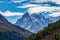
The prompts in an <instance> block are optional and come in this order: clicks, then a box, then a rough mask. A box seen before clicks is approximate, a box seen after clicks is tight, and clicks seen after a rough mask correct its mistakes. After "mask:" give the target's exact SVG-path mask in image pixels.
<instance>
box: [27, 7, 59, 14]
mask: <svg viewBox="0 0 60 40" xmlns="http://www.w3.org/2000/svg"><path fill="white" fill-rule="evenodd" d="M53 11H60V7H48V6H36V7H32V8H29V9H28V12H29V13H30V14H33V13H40V12H53Z"/></svg>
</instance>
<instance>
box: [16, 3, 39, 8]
mask: <svg viewBox="0 0 60 40" xmlns="http://www.w3.org/2000/svg"><path fill="white" fill-rule="evenodd" d="M35 6H38V5H36V4H24V5H23V6H17V8H30V7H35Z"/></svg>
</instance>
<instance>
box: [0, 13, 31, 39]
mask: <svg viewBox="0 0 60 40" xmlns="http://www.w3.org/2000/svg"><path fill="white" fill-rule="evenodd" d="M29 35H31V32H29V31H27V30H25V29H23V28H20V27H19V26H16V25H13V24H11V23H10V22H8V20H6V19H5V17H3V16H2V15H1V14H0V40H24V39H25V37H28V36H29Z"/></svg>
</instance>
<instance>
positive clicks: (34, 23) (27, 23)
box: [15, 12, 59, 33]
mask: <svg viewBox="0 0 60 40" xmlns="http://www.w3.org/2000/svg"><path fill="white" fill-rule="evenodd" d="M49 14H51V13H49V12H42V13H38V14H36V13H34V14H31V15H30V14H29V13H25V14H24V15H23V16H22V18H20V19H18V20H17V22H16V23H15V24H16V25H18V26H20V27H22V28H24V29H26V30H29V31H31V32H32V33H36V32H38V31H39V30H42V29H43V28H44V27H45V26H47V25H48V24H50V23H53V22H55V21H57V20H58V19H59V17H50V16H48V15H49Z"/></svg>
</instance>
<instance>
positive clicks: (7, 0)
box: [0, 0, 60, 24]
mask: <svg viewBox="0 0 60 40" xmlns="http://www.w3.org/2000/svg"><path fill="white" fill-rule="evenodd" d="M33 9H34V11H33ZM39 9H41V10H39ZM42 9H43V10H42ZM48 9H49V10H48ZM45 10H46V12H47V11H49V12H51V13H53V12H54V11H57V12H58V13H59V14H57V15H56V13H57V12H56V13H55V12H54V13H53V14H54V15H56V16H60V1H59V0H48V1H47V0H0V13H1V14H2V15H3V16H5V17H6V18H7V20H8V21H10V22H11V23H13V24H14V23H15V22H16V21H17V19H18V18H20V17H21V16H22V15H23V14H24V13H26V12H28V13H29V14H32V13H38V12H45ZM53 14H50V16H51V15H53ZM54 17H55V16H54Z"/></svg>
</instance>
